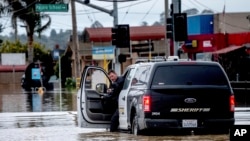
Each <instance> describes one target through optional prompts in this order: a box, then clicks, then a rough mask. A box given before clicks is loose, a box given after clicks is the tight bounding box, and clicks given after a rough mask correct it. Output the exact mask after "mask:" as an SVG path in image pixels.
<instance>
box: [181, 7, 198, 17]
mask: <svg viewBox="0 0 250 141" xmlns="http://www.w3.org/2000/svg"><path fill="white" fill-rule="evenodd" d="M183 13H187V15H196V14H198V13H199V10H198V9H196V8H191V9H187V10H184V11H183Z"/></svg>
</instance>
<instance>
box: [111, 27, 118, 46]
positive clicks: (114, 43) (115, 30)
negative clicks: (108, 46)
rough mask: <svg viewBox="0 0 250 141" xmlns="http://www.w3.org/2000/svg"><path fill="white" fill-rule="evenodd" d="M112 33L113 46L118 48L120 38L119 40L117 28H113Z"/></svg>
mask: <svg viewBox="0 0 250 141" xmlns="http://www.w3.org/2000/svg"><path fill="white" fill-rule="evenodd" d="M111 31H112V35H111V38H112V45H114V46H116V45H117V44H118V38H119V37H118V36H119V35H118V28H117V26H116V27H114V28H112V29H111Z"/></svg>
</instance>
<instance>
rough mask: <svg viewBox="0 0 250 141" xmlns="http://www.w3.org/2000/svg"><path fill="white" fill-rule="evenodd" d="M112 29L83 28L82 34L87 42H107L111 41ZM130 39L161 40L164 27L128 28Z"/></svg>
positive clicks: (163, 34) (163, 35)
mask: <svg viewBox="0 0 250 141" xmlns="http://www.w3.org/2000/svg"><path fill="white" fill-rule="evenodd" d="M111 29H112V27H103V28H85V32H84V34H85V35H87V36H88V38H89V41H93V42H109V41H111V35H112V32H111ZM129 29H130V31H129V32H130V39H131V40H132V41H140V40H149V39H151V40H161V39H164V38H165V33H166V32H165V27H164V26H159V25H157V26H133V27H130V28H129Z"/></svg>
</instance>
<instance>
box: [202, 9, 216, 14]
mask: <svg viewBox="0 0 250 141" xmlns="http://www.w3.org/2000/svg"><path fill="white" fill-rule="evenodd" d="M201 13H202V14H214V11H212V10H209V9H204V10H202V12H201Z"/></svg>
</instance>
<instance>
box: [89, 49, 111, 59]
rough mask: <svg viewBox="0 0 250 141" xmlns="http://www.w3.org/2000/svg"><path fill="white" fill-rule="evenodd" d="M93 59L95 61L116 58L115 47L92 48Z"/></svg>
mask: <svg viewBox="0 0 250 141" xmlns="http://www.w3.org/2000/svg"><path fill="white" fill-rule="evenodd" d="M92 58H93V60H104V59H107V60H112V59H114V58H115V47H114V46H102V47H101V46H100V47H97V46H93V47H92Z"/></svg>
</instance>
